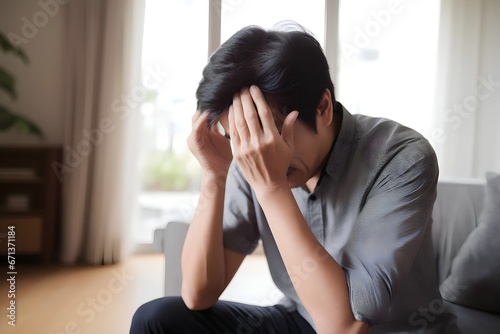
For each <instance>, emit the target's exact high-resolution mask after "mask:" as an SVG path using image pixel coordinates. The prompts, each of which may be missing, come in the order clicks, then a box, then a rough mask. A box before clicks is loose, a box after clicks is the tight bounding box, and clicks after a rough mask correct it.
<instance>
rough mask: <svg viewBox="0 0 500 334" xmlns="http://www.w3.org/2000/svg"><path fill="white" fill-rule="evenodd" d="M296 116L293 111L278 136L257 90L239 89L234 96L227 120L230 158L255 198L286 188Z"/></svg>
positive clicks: (267, 109) (253, 87)
mask: <svg viewBox="0 0 500 334" xmlns="http://www.w3.org/2000/svg"><path fill="white" fill-rule="evenodd" d="M254 103H255V105H254ZM255 106H256V107H257V110H255ZM297 116H298V112H297V111H293V112H291V113H290V114H288V115H287V117H286V118H285V121H284V123H283V128H282V131H281V134H280V133H279V131H278V128H277V127H276V124H275V122H274V119H273V114H272V111H271V108H270V107H269V105H268V104H267V102H266V100H265V98H264V95H263V94H262V92H261V91H260V89H259V88H258V87H257V86H255V85H254V86H251V87H250V89H248V88H243V89H242V90H241V91H240V92H238V93H236V94H235V95H234V97H233V104H232V106H231V107H230V108H229V116H228V118H229V130H230V131H229V133H230V136H231V142H232V143H233V150H234V156H235V158H236V161H237V162H238V165H239V167H240V169H241V171H242V172H243V175H244V176H245V178H246V180H247V181H248V183H249V184H250V186H251V187H252V188H253V189H254V191H255V193H256V194H257V196H260V195H262V196H265V195H268V194H271V193H273V192H274V191H276V190H278V189H281V188H283V187H288V182H287V171H288V168H289V166H290V161H291V160H292V156H293V152H294V145H293V129H294V125H295V121H296V120H297ZM259 119H260V122H259ZM261 124H262V126H261Z"/></svg>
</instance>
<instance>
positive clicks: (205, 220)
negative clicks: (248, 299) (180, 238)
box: [181, 175, 226, 309]
mask: <svg viewBox="0 0 500 334" xmlns="http://www.w3.org/2000/svg"><path fill="white" fill-rule="evenodd" d="M225 180H226V176H211V175H204V176H203V178H202V185H201V192H200V199H199V202H198V206H197V208H196V211H195V214H194V217H193V220H192V223H191V225H190V227H189V230H188V233H187V236H186V240H185V242H184V247H183V250H182V263H181V265H182V297H183V299H184V302H185V303H186V305H187V306H188V307H190V308H198V309H200V308H206V307H209V306H211V305H210V304H212V303H213V302H215V301H216V300H217V299H218V297H219V295H220V293H222V290H223V289H224V276H225V263H224V249H223V242H222V215H223V206H224V193H225Z"/></svg>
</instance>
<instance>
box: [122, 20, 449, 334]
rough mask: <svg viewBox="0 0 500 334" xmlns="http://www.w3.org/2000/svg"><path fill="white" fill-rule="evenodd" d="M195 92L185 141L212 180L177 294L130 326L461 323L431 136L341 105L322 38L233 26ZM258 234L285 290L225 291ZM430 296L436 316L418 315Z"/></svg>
mask: <svg viewBox="0 0 500 334" xmlns="http://www.w3.org/2000/svg"><path fill="white" fill-rule="evenodd" d="M197 98H198V112H197V113H196V114H195V115H194V117H193V131H192V133H191V135H190V137H189V139H188V145H189V148H190V149H191V151H192V152H193V154H194V155H195V156H196V158H197V159H198V161H199V162H200V164H201V166H202V170H203V177H202V185H201V196H200V202H199V204H198V208H197V210H196V212H195V215H194V218H193V221H192V223H191V226H190V228H189V232H188V235H187V237H186V240H185V244H184V249H183V254H182V273H183V282H182V297H167V298H161V299H157V300H155V301H152V302H150V303H147V304H145V305H143V306H142V307H141V308H140V309H139V310H138V311H137V312H136V315H135V316H134V319H133V322H132V329H131V333H280V334H282V333H315V332H317V333H322V334H323V333H341V334H345V333H369V332H372V333H411V332H415V333H417V332H420V333H422V332H424V330H425V332H427V333H448V332H449V333H451V332H452V327H453V324H452V320H453V319H452V318H451V316H450V315H448V314H447V313H446V312H444V309H442V301H441V297H440V294H439V291H438V287H437V281H436V273H435V268H434V266H433V265H432V264H433V252H432V241H431V212H432V207H433V203H434V200H435V197H436V182H437V178H438V166H437V162H436V157H435V154H434V152H433V150H432V148H431V146H430V145H429V143H428V142H427V140H425V139H424V138H423V137H422V136H421V135H419V134H418V133H416V132H415V131H413V130H411V129H409V128H406V127H404V126H402V125H400V124H398V123H396V122H393V121H390V120H386V119H376V118H370V117H367V116H362V115H351V114H350V113H349V112H348V111H347V110H346V109H345V108H344V107H343V106H342V105H341V104H340V103H338V102H336V100H335V96H334V89H333V84H332V81H331V79H330V76H329V68H328V64H327V61H326V58H325V56H324V54H323V52H322V50H321V47H320V45H319V43H318V42H317V41H316V40H315V39H314V37H312V36H311V35H310V34H308V33H306V32H304V31H301V30H300V29H299V30H295V31H275V30H271V31H266V30H263V29H261V28H258V27H247V28H244V29H242V30H240V31H239V32H237V33H236V34H235V35H234V36H232V37H231V38H230V39H229V40H228V41H227V42H225V43H224V44H223V45H222V46H221V47H220V48H219V49H218V50H217V51H216V52H215V53H214V54H213V55H212V56H211V58H210V61H209V64H208V65H207V66H206V67H205V69H204V71H203V79H202V81H201V82H200V85H199V88H198V90H197ZM217 122H219V123H220V124H221V125H222V127H223V128H224V130H225V131H226V135H225V136H223V135H221V134H220V133H219V132H218V130H217V126H216V124H217ZM233 158H234V161H233ZM259 240H261V241H262V243H263V246H264V250H265V253H266V256H267V259H268V262H269V267H270V270H271V274H272V277H273V279H274V281H275V283H276V285H277V287H278V288H279V289H281V291H282V292H283V293H284V295H285V299H284V300H283V301H282V302H281V303H280V304H279V305H274V306H270V307H257V306H251V305H244V304H238V303H231V302H223V301H218V298H219V296H220V294H221V293H222V292H223V291H224V289H225V288H226V286H227V285H228V284H229V282H230V281H231V279H232V278H233V276H234V274H235V273H236V271H237V269H238V268H239V266H240V264H241V263H242V261H243V259H244V258H245V256H246V255H247V254H250V253H251V252H252V251H253V250H254V249H255V248H256V246H257V244H258V241H259ZM431 305H432V306H435V305H438V306H439V307H440V308H439V312H436V313H438V314H432V315H431V316H428V317H426V318H424V324H422V321H420V322H418V321H417V320H421V319H420V318H418V317H419V316H420V315H421V313H420V314H419V313H418V312H419V311H420V312H421V310H422V309H427V310H428V309H429V307H430V306H431ZM435 308H436V307H434V309H435ZM415 316H417V317H415ZM424 325H425V328H423V327H424Z"/></svg>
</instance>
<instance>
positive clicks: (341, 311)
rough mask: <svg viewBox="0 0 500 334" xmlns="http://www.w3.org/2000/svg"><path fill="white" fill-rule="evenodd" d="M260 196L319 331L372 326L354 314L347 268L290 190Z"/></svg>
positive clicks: (348, 330) (358, 330)
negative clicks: (320, 236) (325, 245)
mask: <svg viewBox="0 0 500 334" xmlns="http://www.w3.org/2000/svg"><path fill="white" fill-rule="evenodd" d="M257 196H258V197H259V195H257ZM258 199H259V202H260V204H261V206H262V208H263V210H264V213H265V215H266V218H267V220H268V223H269V226H270V228H271V232H272V234H273V236H274V239H275V240H276V243H277V246H278V249H279V250H280V254H281V256H282V258H283V261H284V263H285V267H286V269H287V272H288V274H289V276H290V278H291V280H292V283H293V285H294V288H295V290H296V291H297V294H298V296H299V298H300V300H301V301H302V303H303V304H304V306H305V308H306V309H307V311H308V312H309V314H310V315H311V317H312V318H313V321H314V323H315V326H316V330H317V331H318V333H365V332H368V330H369V326H368V325H367V324H365V323H361V322H358V321H356V320H355V319H354V317H353V315H352V311H351V307H350V300H349V292H348V288H347V282H346V278H345V274H344V271H343V270H342V268H341V267H340V266H339V265H338V263H337V262H336V261H335V260H334V259H333V258H332V257H331V256H330V255H329V254H328V253H327V252H326V250H325V249H324V248H323V246H322V245H321V244H320V243H319V242H318V241H317V240H316V238H315V236H314V235H313V233H312V232H311V230H310V229H309V227H308V226H307V223H306V221H305V220H304V218H303V216H302V213H301V212H300V209H299V207H298V205H297V203H296V201H295V198H294V197H293V194H292V192H291V190H290V189H287V188H283V189H280V190H278V191H275V192H273V193H272V194H267V195H263V196H261V197H259V198H258ZM311 262H312V263H311ZM306 268H307V270H305V269H306ZM311 268H314V269H311ZM304 271H305V272H306V273H304Z"/></svg>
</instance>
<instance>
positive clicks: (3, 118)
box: [0, 105, 43, 138]
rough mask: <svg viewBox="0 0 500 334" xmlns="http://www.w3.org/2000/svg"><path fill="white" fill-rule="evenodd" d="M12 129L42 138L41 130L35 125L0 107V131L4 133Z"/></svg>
mask: <svg viewBox="0 0 500 334" xmlns="http://www.w3.org/2000/svg"><path fill="white" fill-rule="evenodd" d="M12 127H14V128H15V129H16V130H17V131H18V132H19V133H22V134H29V135H35V136H37V137H39V138H43V132H42V130H40V128H39V127H38V126H37V125H36V124H35V123H33V122H32V121H30V120H29V119H27V118H26V117H24V116H21V115H19V114H16V113H12V112H10V111H9V110H7V108H5V107H3V106H1V105H0V131H5V130H8V129H10V128H12Z"/></svg>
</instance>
